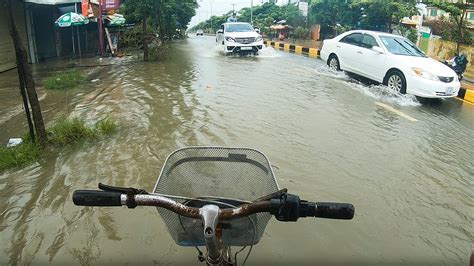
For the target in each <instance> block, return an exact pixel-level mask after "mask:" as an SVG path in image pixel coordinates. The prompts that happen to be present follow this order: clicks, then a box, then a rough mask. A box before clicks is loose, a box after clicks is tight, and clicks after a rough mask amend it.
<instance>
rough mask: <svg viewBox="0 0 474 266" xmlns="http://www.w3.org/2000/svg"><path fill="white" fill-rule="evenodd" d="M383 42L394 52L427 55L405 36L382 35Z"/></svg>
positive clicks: (417, 55)
mask: <svg viewBox="0 0 474 266" xmlns="http://www.w3.org/2000/svg"><path fill="white" fill-rule="evenodd" d="M380 39H381V40H382V43H383V44H384V45H385V47H386V48H387V50H388V51H389V52H390V53H392V54H397V55H407V56H416V57H426V55H425V54H424V53H423V52H422V51H421V50H420V49H418V47H416V45H414V44H413V43H412V42H410V41H409V40H408V39H405V38H403V37H392V36H380Z"/></svg>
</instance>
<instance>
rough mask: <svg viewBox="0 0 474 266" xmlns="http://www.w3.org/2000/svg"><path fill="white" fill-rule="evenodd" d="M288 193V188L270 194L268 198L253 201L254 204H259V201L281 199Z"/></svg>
mask: <svg viewBox="0 0 474 266" xmlns="http://www.w3.org/2000/svg"><path fill="white" fill-rule="evenodd" d="M287 192H288V189H287V188H283V189H280V190H278V191H276V192H273V193H271V194H268V195H266V196H263V197H261V198H258V199H256V200H253V201H252V202H259V201H269V200H271V199H273V198H279V197H281V196H282V195H284V194H286V193H287Z"/></svg>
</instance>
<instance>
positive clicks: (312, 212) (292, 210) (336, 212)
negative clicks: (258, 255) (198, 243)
mask: <svg viewBox="0 0 474 266" xmlns="http://www.w3.org/2000/svg"><path fill="white" fill-rule="evenodd" d="M72 198H73V202H74V204H75V205H79V206H101V207H104V206H109V207H114V206H122V205H126V206H128V207H129V208H135V207H136V206H138V205H142V206H155V207H162V208H165V209H168V210H170V211H172V212H174V213H177V214H179V215H181V216H185V217H189V218H194V219H200V218H201V216H200V212H201V209H200V208H194V207H189V206H186V205H184V204H181V203H179V202H176V201H174V200H172V199H169V198H167V197H163V196H159V195H154V194H136V195H134V194H123V193H120V192H110V191H97V190H76V191H74V193H73V197H72ZM260 212H269V213H270V214H273V215H275V217H276V218H277V220H279V221H296V220H297V219H298V218H302V217H319V218H329V219H344V220H350V219H352V218H353V217H354V212H355V208H354V206H353V205H352V204H349V203H328V202H318V203H315V202H307V201H304V200H300V199H299V197H298V196H295V195H291V194H284V195H283V196H280V197H278V198H272V199H271V200H265V201H257V202H253V203H249V204H243V205H241V206H240V207H238V208H229V209H220V210H219V215H218V219H219V220H234V219H238V218H242V217H246V216H249V215H252V214H255V213H260Z"/></svg>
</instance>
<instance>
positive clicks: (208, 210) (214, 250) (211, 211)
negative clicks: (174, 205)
mask: <svg viewBox="0 0 474 266" xmlns="http://www.w3.org/2000/svg"><path fill="white" fill-rule="evenodd" d="M200 215H201V219H202V221H203V222H204V239H205V240H206V246H207V262H208V263H209V265H220V263H221V262H222V252H221V249H220V248H219V243H218V242H217V237H216V227H217V223H218V217H219V207H218V206H216V205H212V204H209V205H204V206H203V207H202V208H201V209H200Z"/></svg>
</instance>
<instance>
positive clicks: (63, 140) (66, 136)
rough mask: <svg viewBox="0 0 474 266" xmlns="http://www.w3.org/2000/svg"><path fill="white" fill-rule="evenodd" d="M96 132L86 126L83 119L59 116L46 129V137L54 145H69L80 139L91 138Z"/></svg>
mask: <svg viewBox="0 0 474 266" xmlns="http://www.w3.org/2000/svg"><path fill="white" fill-rule="evenodd" d="M96 133H97V132H96V131H95V130H94V129H91V128H89V127H87V126H86V124H85V122H84V120H82V119H79V118H77V117H75V118H70V119H69V118H61V119H58V121H57V122H56V124H55V125H54V126H53V127H51V128H50V129H49V130H48V139H49V141H50V142H51V143H53V144H55V145H61V146H63V145H69V144H73V143H76V142H77V141H79V140H82V139H93V138H95V137H96V136H97V134H96Z"/></svg>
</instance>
